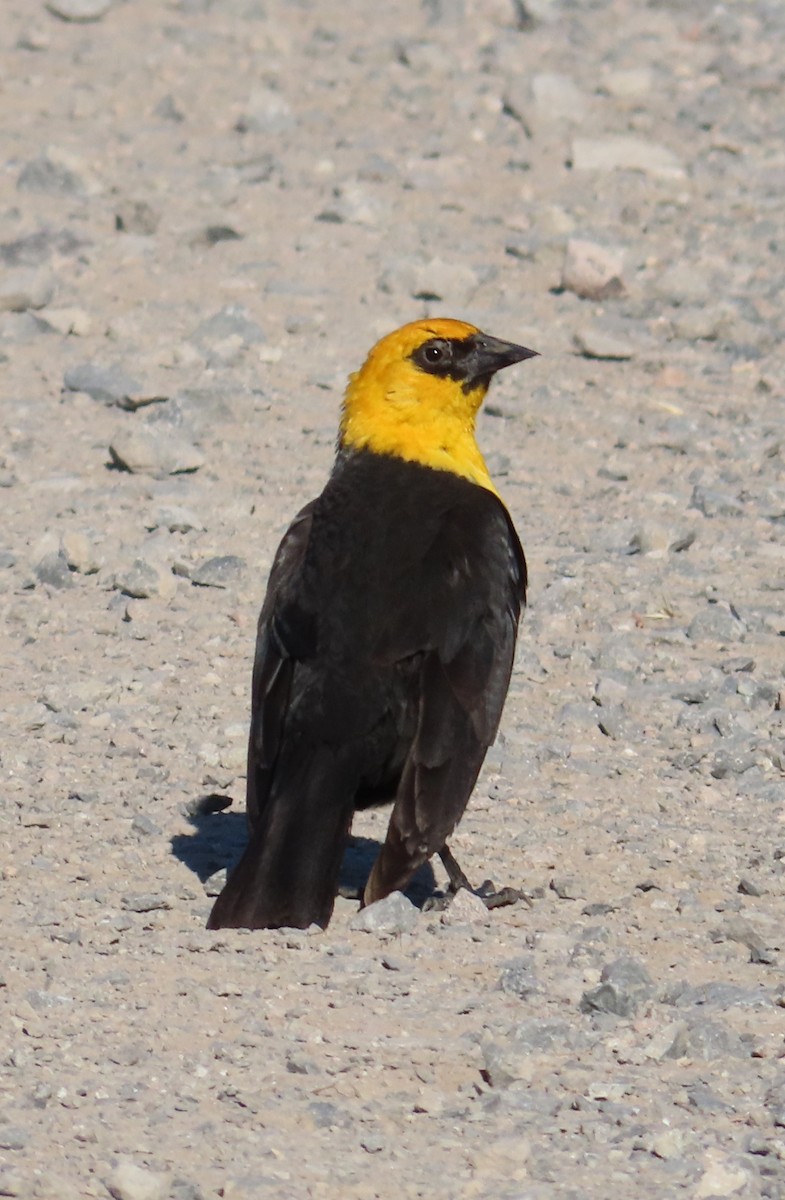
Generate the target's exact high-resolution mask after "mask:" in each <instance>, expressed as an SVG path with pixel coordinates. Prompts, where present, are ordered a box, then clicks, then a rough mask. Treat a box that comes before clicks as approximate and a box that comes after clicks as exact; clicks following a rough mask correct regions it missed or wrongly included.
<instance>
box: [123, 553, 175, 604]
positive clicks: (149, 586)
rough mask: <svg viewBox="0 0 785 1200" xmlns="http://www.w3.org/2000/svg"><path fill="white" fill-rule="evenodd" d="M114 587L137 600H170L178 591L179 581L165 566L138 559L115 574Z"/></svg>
mask: <svg viewBox="0 0 785 1200" xmlns="http://www.w3.org/2000/svg"><path fill="white" fill-rule="evenodd" d="M114 586H115V588H116V589H117V590H118V591H120V592H122V593H123V594H124V595H125V596H131V597H132V598H133V599H135V600H149V599H150V598H151V597H153V596H160V597H161V599H164V600H170V599H171V598H172V596H174V594H175V592H176V591H177V580H176V578H175V576H174V575H173V574H172V572H171V570H170V569H169V568H168V567H166V566H164V565H163V564H161V563H157V562H151V561H150V560H149V559H146V558H137V559H135V560H134V561H133V562H132V563H131V565H130V566H129V567H126V568H125V569H121V570H119V571H116V572H115V576H114Z"/></svg>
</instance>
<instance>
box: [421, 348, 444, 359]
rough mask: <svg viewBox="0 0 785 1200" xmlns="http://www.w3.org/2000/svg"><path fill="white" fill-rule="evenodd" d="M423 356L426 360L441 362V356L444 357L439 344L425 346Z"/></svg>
mask: <svg viewBox="0 0 785 1200" xmlns="http://www.w3.org/2000/svg"><path fill="white" fill-rule="evenodd" d="M425 357H426V358H427V359H428V362H432V363H437V362H441V360H442V358H444V351H443V350H442V348H441V346H426V347H425Z"/></svg>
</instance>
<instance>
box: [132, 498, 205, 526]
mask: <svg viewBox="0 0 785 1200" xmlns="http://www.w3.org/2000/svg"><path fill="white" fill-rule="evenodd" d="M145 524H146V528H147V529H168V530H169V532H170V533H190V532H191V530H194V529H195V530H203V529H204V528H205V526H204V524H203V522H202V521H200V519H199V517H197V515H196V513H194V512H192V510H191V509H190V508H183V507H182V505H179V504H164V505H161V507H160V508H158V509H156V510H155V513H154V514H153V516H152V517H151V518H150V520H149V521H148V522H146V523H145Z"/></svg>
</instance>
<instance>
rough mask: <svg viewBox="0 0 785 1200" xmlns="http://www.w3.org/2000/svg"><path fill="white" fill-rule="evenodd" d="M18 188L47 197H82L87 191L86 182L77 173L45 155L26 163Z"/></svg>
mask: <svg viewBox="0 0 785 1200" xmlns="http://www.w3.org/2000/svg"><path fill="white" fill-rule="evenodd" d="M16 186H17V188H18V189H19V191H20V192H40V193H42V194H43V195H47V196H81V195H82V194H83V193H84V191H85V185H84V181H83V180H82V178H81V176H80V175H78V174H77V172H76V171H74V170H72V168H71V167H68V166H66V164H65V163H61V162H55V161H53V160H52V159H51V158H49V157H47V155H45V154H42V155H41V156H40V157H39V158H33V159H31V160H30V162H28V163H25V165H24V166H23V167H22V170H21V171H20V172H19V178H18V179H17V181H16Z"/></svg>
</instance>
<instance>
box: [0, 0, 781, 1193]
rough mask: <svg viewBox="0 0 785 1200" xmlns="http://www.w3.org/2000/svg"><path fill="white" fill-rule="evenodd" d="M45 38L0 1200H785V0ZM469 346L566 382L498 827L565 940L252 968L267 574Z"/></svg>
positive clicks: (512, 870)
mask: <svg viewBox="0 0 785 1200" xmlns="http://www.w3.org/2000/svg"><path fill="white" fill-rule="evenodd" d="M2 9H3V14H2V15H3V19H2V22H0V26H1V27H0V128H1V129H2V133H1V134H0V138H1V139H2V173H1V174H0V214H1V215H2V221H1V224H0V369H1V370H2V384H1V385H0V388H1V399H0V485H2V486H0V512H1V513H2V517H1V519H0V608H1V609H2V622H1V623H0V645H1V647H2V650H1V652H0V710H1V712H2V728H3V734H2V741H1V742H0V773H1V775H2V801H1V804H0V845H1V847H2V849H1V850H0V855H1V858H0V872H1V875H2V889H1V891H0V923H1V926H2V932H3V936H2V961H1V962H0V984H2V986H1V987H0V1010H1V1011H2V1017H0V1062H2V1068H1V1070H0V1195H3V1196H15V1197H22V1198H24V1200H81V1198H82V1197H101V1198H104V1197H108V1196H109V1195H113V1196H115V1197H116V1198H118V1200H210V1198H212V1197H224V1198H226V1200H255V1198H256V1197H263V1198H266V1197H292V1198H293V1200H301V1198H306V1197H308V1198H311V1197H313V1198H314V1200H318V1198H338V1197H340V1198H348V1200H351V1198H356V1200H367V1198H369V1197H380V1198H383V1200H388V1198H389V1200H392V1198H393V1197H395V1198H398V1197H406V1198H409V1197H411V1198H415V1197H428V1200H453V1198H461V1200H462V1198H466V1200H472V1198H477V1200H482V1198H493V1200H551V1198H566V1197H569V1198H574V1200H578V1198H580V1200H629V1197H631V1196H635V1197H637V1198H639V1200H661V1198H662V1197H680V1196H685V1197H690V1198H692V1197H694V1198H695V1200H710V1198H711V1197H725V1196H731V1197H734V1196H735V1197H741V1198H744V1200H746V1198H748V1197H752V1198H756V1197H769V1198H772V1200H778V1198H779V1200H782V1198H783V1197H785V1069H783V1061H782V1060H783V1055H785V1043H784V1042H783V1034H784V1033H785V1012H784V1011H783V1008H784V1006H785V986H784V985H783V979H782V958H783V945H782V943H783V937H784V936H785V934H784V933H783V930H784V928H785V925H784V921H785V876H784V875H783V870H784V869H785V868H783V863H784V862H785V829H784V828H783V820H784V815H783V814H784V811H785V810H784V808H783V801H784V800H785V774H784V773H783V772H784V769H785V740H784V739H783V708H784V707H785V701H784V700H783V689H785V682H784V680H783V667H784V665H785V637H784V635H785V605H784V603H783V601H784V599H785V544H784V543H783V531H784V530H785V437H784V436H783V426H782V412H783V387H782V380H783V365H785V353H783V348H782V334H783V306H782V264H783V246H784V244H785V224H784V223H783V210H782V196H783V191H784V190H785V152H784V151H783V145H785V142H784V140H783V138H784V137H785V102H784V101H783V85H784V84H785V68H783V62H785V8H784V7H783V5H782V4H781V3H780V0H749V2H747V3H741V2H740V0H737V2H733V0H729V2H728V3H726V4H724V5H716V4H713V3H704V2H703V0H685V3H676V2H668V0H661V2H657V0H649V3H645V2H644V0H605V2H603V0H572V2H570V0H531V3H527V4H526V5H523V4H520V3H518V4H513V3H506V2H503V0H465V2H461V0H455V2H454V3H452V2H450V0H428V2H427V3H422V4H417V3H415V2H412V3H405V2H403V0H390V3H388V4H386V5H384V6H383V7H381V8H376V7H374V6H372V5H364V4H359V3H355V2H353V0H349V3H346V4H342V5H339V4H334V3H328V2H327V0H300V2H297V3H296V2H294V0H292V2H290V3H285V2H284V0H215V2H211V0H179V2H175V0H127V2H125V3H123V2H121V0H116V2H115V3H111V0H104V2H103V3H101V2H100V0H55V2H53V4H52V5H51V9H54V10H55V11H51V10H50V8H48V7H47V6H45V5H44V4H42V3H39V2H38V0H4V3H3V5H2ZM58 11H59V12H60V14H61V15H57V12H58ZM80 12H81V13H82V14H83V15H84V14H87V15H90V14H92V16H93V17H94V19H93V20H90V21H78V20H74V19H72V18H73V17H74V16H78V15H79V14H80ZM527 17H530V18H531V19H530V20H529V19H527ZM66 18H68V19H66ZM576 243H577V244H576ZM581 243H588V244H589V245H588V248H587V247H586V245H583V246H582V245H581ZM565 262H567V264H568V267H569V269H568V270H567V272H566V274H565ZM565 285H567V286H565ZM581 292H582V293H584V294H583V295H581V294H579V293H581ZM425 314H441V315H449V316H456V317H461V318H464V319H468V320H471V321H474V322H475V323H477V324H478V325H480V326H481V327H482V328H484V329H486V330H487V331H488V332H490V333H493V334H496V335H497V336H500V337H505V338H509V339H511V340H515V341H520V342H523V343H524V344H526V345H530V346H532V347H534V348H536V349H537V350H539V351H540V352H541V357H540V358H538V359H535V360H533V361H532V362H529V363H526V364H524V365H523V366H521V367H519V368H515V369H513V370H510V371H508V372H505V373H504V376H503V377H502V378H500V379H499V380H498V381H497V383H496V384H495V385H494V388H493V390H492V392H491V396H490V403H489V406H488V409H487V411H486V413H485V414H484V416H483V419H482V423H481V428H480V439H481V442H482V445H483V448H484V450H485V452H486V455H487V459H488V463H489V466H490V468H491V470H492V472H493V474H494V477H495V479H496V480H497V483H498V486H499V489H500V491H501V492H502V494H503V495H504V497H505V499H506V501H507V504H508V506H509V509H510V511H511V513H512V515H513V518H514V520H515V523H516V525H517V527H518V529H519V531H520V534H521V538H522V541H523V543H524V546H525V547H526V551H527V555H528V559H529V566H530V573H531V593H530V607H529V610H528V612H527V614H526V617H525V620H524V623H523V626H522V633H521V639H520V647H519V654H518V659H517V663H516V669H515V673H514V676H513V682H512V687H511V690H510V696H509V700H508V704H507V708H506V711H505V716H504V721H503V732H502V734H501V735H500V737H499V740H498V742H497V744H496V746H495V747H494V748H493V749H492V751H491V752H490V754H489V756H488V760H487V763H486V768H485V770H484V772H483V775H482V777H481V779H480V782H479V784H478V787H477V790H476V793H475V796H474V798H473V801H472V803H471V805H470V808H469V811H468V812H467V815H466V817H465V819H464V821H463V823H462V825H461V827H460V829H459V831H458V833H457V835H456V837H455V839H454V849H455V851H456V854H457V855H458V857H459V859H460V861H461V863H462V865H463V866H464V868H465V869H466V871H467V873H469V874H470V876H471V877H472V878H473V879H476V880H477V881H478V882H479V881H481V880H482V879H483V878H485V877H486V876H490V877H492V878H493V880H494V881H495V882H497V883H513V884H519V885H522V886H523V887H525V888H526V890H527V891H528V892H529V894H530V895H531V897H532V905H531V907H527V906H526V905H523V904H520V905H517V906H515V907H512V908H505V909H500V910H497V911H495V912H493V913H492V914H491V915H490V916H486V914H485V912H484V910H483V909H482V908H481V906H479V904H478V903H473V901H472V898H471V897H469V896H468V894H464V895H463V896H462V898H461V900H460V902H458V903H456V906H455V908H454V909H453V910H451V911H448V912H447V913H446V914H444V915H442V914H440V913H438V912H436V913H434V912H421V911H420V906H421V904H422V901H423V899H424V898H425V897H426V896H427V895H428V894H429V892H432V891H433V889H434V887H436V888H438V887H440V886H442V885H443V884H444V876H443V873H442V871H441V867H440V865H439V864H437V865H436V866H434V868H433V872H432V873H429V872H428V871H426V872H425V873H423V874H422V875H421V877H420V878H419V879H418V880H417V881H416V883H415V885H414V886H413V888H412V890H411V892H410V897H409V898H410V899H411V900H412V901H414V903H415V904H416V905H417V906H418V907H417V908H416V909H414V910H412V909H411V908H410V907H407V906H405V905H400V906H399V907H398V908H397V909H395V910H394V911H393V912H392V913H388V916H387V918H386V921H387V923H386V925H385V924H384V922H383V921H382V925H383V928H381V929H379V928H377V929H376V930H372V931H370V932H369V931H365V930H363V929H360V928H357V927H356V914H357V904H356V903H355V902H351V901H349V900H344V899H339V901H338V903H337V906H336V912H335V916H334V919H333V922H332V924H331V925H330V927H329V928H328V930H327V931H326V932H324V933H321V932H319V933H309V932H287V931H275V932H266V933H253V934H252V933H247V932H241V931H240V932H233V931H226V932H220V933H208V932H206V930H205V928H204V926H205V921H206V918H207V914H208V912H209V910H210V906H211V904H212V897H211V895H210V894H209V893H211V892H212V893H214V892H215V890H216V887H217V886H219V883H220V876H219V877H218V879H217V880H216V873H218V872H220V871H221V870H222V869H225V868H226V867H227V865H228V864H230V863H231V862H232V861H234V860H235V859H236V858H237V856H238V854H239V852H240V849H241V847H242V845H243V839H244V818H243V795H244V777H243V775H244V758H245V739H246V735H247V721H248V715H249V685H250V670H251V661H252V653H253V640H254V629H255V622H256V615H257V612H258V607H259V604H260V601H261V598H262V595H263V591H264V586H265V580H266V575H267V571H268V569H269V564H270V561H271V557H272V554H273V552H274V550H275V547H276V544H277V541H278V538H279V537H280V535H281V533H282V531H283V529H284V528H285V526H286V524H287V523H288V520H289V519H290V517H291V516H292V515H293V514H294V513H295V512H296V511H297V509H298V507H300V506H301V504H302V503H304V502H305V501H306V500H308V499H310V498H311V497H312V496H313V495H315V494H316V493H317V492H318V491H319V490H320V489H321V487H322V485H323V483H324V481H325V478H326V476H327V473H328V471H329V469H330V464H331V460H332V454H333V444H334V438H335V430H336V422H337V413H338V407H339V403H340V397H341V392H342V388H343V383H344V381H345V378H346V376H347V374H348V373H349V371H351V370H354V369H356V367H358V366H359V364H360V363H361V361H362V359H363V357H364V355H365V353H366V351H367V350H368V348H369V346H370V345H371V343H372V342H373V341H374V340H375V339H376V338H377V337H378V336H380V335H382V334H383V333H385V332H387V331H389V330H390V329H393V328H395V327H396V325H398V324H401V323H402V322H404V321H407V320H411V319H413V318H416V317H418V316H421V315H425ZM129 468H130V469H129ZM210 794H213V795H218V796H223V797H224V798H229V797H231V798H232V799H233V803H232V804H231V806H230V807H228V808H227V809H226V811H224V812H218V813H213V814H209V813H205V812H203V811H202V812H201V813H200V812H199V805H198V802H199V798H200V797H204V796H205V795H210ZM385 822H386V813H385V812H378V813H373V814H369V815H364V816H363V818H362V820H360V821H358V822H357V823H356V826H355V834H356V841H355V844H354V846H353V847H351V848H350V851H349V852H348V855H347V862H346V866H345V871H344V878H345V882H351V879H352V878H356V877H360V878H361V877H362V874H363V872H364V871H365V872H367V870H368V866H369V863H370V861H371V858H372V855H373V853H374V851H375V846H376V843H377V841H378V839H379V838H380V837H381V836H382V835H383V831H384V827H385Z"/></svg>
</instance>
